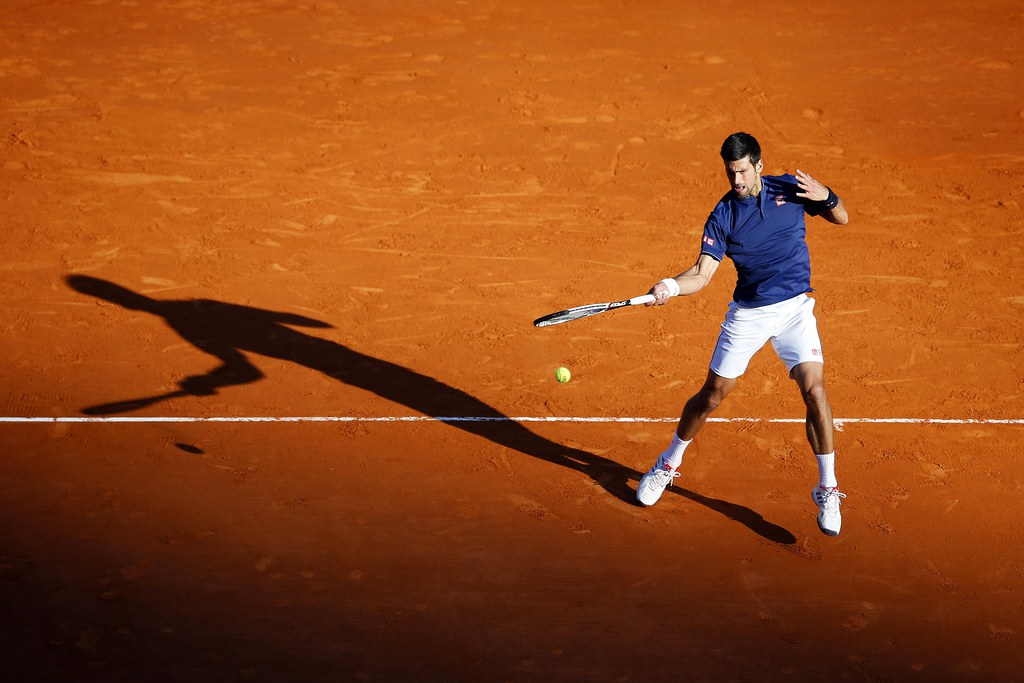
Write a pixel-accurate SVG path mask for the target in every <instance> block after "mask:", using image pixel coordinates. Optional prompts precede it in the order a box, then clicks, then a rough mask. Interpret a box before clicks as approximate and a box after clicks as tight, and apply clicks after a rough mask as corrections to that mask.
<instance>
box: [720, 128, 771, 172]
mask: <svg viewBox="0 0 1024 683" xmlns="http://www.w3.org/2000/svg"><path fill="white" fill-rule="evenodd" d="M721 154H722V161H724V162H725V163H729V162H730V161H739V160H740V159H742V158H743V157H747V156H749V157H750V163H751V165H752V166H757V162H759V161H761V145H759V144H757V140H756V139H755V138H754V136H753V135H751V134H750V133H733V134H732V135H730V136H729V137H727V138H726V139H725V142H723V143H722V151H721Z"/></svg>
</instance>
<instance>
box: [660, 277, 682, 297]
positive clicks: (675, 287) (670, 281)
mask: <svg viewBox="0 0 1024 683" xmlns="http://www.w3.org/2000/svg"><path fill="white" fill-rule="evenodd" d="M661 282H662V284H663V285H665V286H666V287H668V295H669V296H679V283H678V282H676V279H675V278H674V277H667V278H665V279H664V280H662V281H661Z"/></svg>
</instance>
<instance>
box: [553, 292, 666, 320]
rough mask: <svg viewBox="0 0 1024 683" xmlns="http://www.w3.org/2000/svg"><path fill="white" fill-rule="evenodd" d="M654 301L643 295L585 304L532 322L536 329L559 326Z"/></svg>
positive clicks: (650, 297) (647, 295)
mask: <svg viewBox="0 0 1024 683" xmlns="http://www.w3.org/2000/svg"><path fill="white" fill-rule="evenodd" d="M651 301H654V295H653V294H644V295H643V296H635V297H633V298H632V299H625V300H623V301H612V302H611V303H607V304H587V305H586V306H577V307H576V308H567V309H565V310H564V311H556V312H555V313H549V314H547V315H545V316H543V317H540V318H537V319H536V320H534V321H533V324H534V326H536V327H547V326H548V325H561V324H562V323H567V322H569V321H570V320H579V319H580V318H589V317H590V316H592V315H597V314H598V313H604V312H605V311H611V310H614V309H616V308H624V307H625V306H637V305H640V304H646V303H649V302H651Z"/></svg>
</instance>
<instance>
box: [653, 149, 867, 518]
mask: <svg viewBox="0 0 1024 683" xmlns="http://www.w3.org/2000/svg"><path fill="white" fill-rule="evenodd" d="M721 155H722V161H723V162H725V173H726V176H727V177H728V178H729V185H730V186H731V187H732V189H731V190H730V191H729V192H728V193H727V194H726V195H725V196H724V197H722V199H721V200H720V201H719V202H718V204H717V205H716V206H715V208H714V210H713V211H712V212H711V215H710V216H709V217H708V219H707V222H706V223H705V224H704V235H703V237H702V240H701V248H700V255H699V256H698V257H697V262H696V263H695V264H694V265H693V267H692V268H690V269H689V270H686V271H684V272H682V273H680V274H678V275H676V276H675V277H672V278H665V279H664V280H662V281H661V282H658V283H657V284H655V285H654V287H652V288H651V290H650V294H653V295H654V297H655V300H654V301H653V302H652V303H649V304H647V305H648V306H661V305H664V304H665V303H666V302H667V301H668V300H669V299H670V298H671V297H673V296H678V295H688V294H695V293H696V292H699V291H700V290H702V289H704V288H705V287H706V286H707V285H708V283H709V282H710V281H711V278H712V277H713V276H714V274H715V271H716V270H718V266H719V264H720V263H721V261H722V258H723V257H725V256H728V257H729V258H731V259H732V261H733V263H734V264H735V266H736V275H737V279H736V289H735V291H734V292H733V301H732V302H731V303H730V304H729V310H728V312H727V313H726V315H725V322H724V323H723V324H722V331H721V333H720V334H719V337H718V343H717V344H715V350H714V353H713V355H712V357H711V366H710V370H709V371H708V375H707V379H706V380H705V381H704V386H702V387H701V388H700V391H698V392H697V393H696V394H694V395H693V396H692V397H691V398H690V400H689V401H687V402H686V406H685V407H684V408H683V414H682V417H681V418H680V419H679V425H678V426H677V427H676V433H675V436H674V437H673V439H672V443H671V444H670V445H669V447H668V448H667V449H666V450H665V451H664V452H663V453H662V454H661V455H660V456H658V460H657V462H656V463H655V464H654V466H653V467H652V468H651V470H650V471H649V472H648V473H647V474H645V475H644V476H643V478H642V479H641V480H640V487H639V489H638V490H637V499H638V500H639V501H640V503H642V504H643V505H654V504H655V503H656V502H657V501H658V499H659V498H660V497H661V494H662V493H663V492H664V491H665V487H666V486H668V485H669V484H671V483H672V480H673V479H674V478H675V477H678V476H679V472H678V470H679V466H680V465H681V464H682V462H683V453H684V451H685V450H686V447H687V446H689V445H690V442H691V441H692V440H693V438H694V437H695V436H696V435H697V432H699V431H700V429H701V427H703V426H704V423H705V421H707V418H708V416H709V415H710V414H711V412H712V411H713V410H714V409H715V408H717V407H718V405H719V404H720V403H721V402H722V399H724V398H725V397H726V396H727V395H728V394H729V392H730V391H732V389H733V387H735V386H736V382H737V380H738V378H739V377H740V376H741V375H742V374H743V373H744V372H745V371H746V369H747V364H748V363H749V362H750V359H751V358H752V357H753V355H754V354H755V353H757V351H758V350H759V349H760V348H761V347H763V346H764V345H765V343H767V342H768V341H771V343H772V346H773V347H774V349H775V353H777V354H778V356H779V358H780V359H781V360H782V362H783V363H785V364H786V369H787V370H788V371H789V376H790V377H791V378H792V379H793V380H795V381H796V384H797V386H798V387H799V388H800V394H801V395H802V396H803V400H804V404H805V405H806V406H807V440H808V441H809V442H810V445H811V450H812V451H813V452H814V457H815V458H817V460H818V472H819V481H818V485H817V486H815V487H814V489H813V490H812V491H811V498H812V499H813V500H814V503H815V504H816V505H817V506H818V528H819V529H821V531H822V532H823V533H825V534H827V535H828V536H837V535H838V534H839V529H840V527H841V525H842V515H841V514H840V511H839V505H840V499H842V498H845V497H846V496H845V494H843V493H840V492H839V484H838V482H837V481H836V472H835V460H836V455H835V445H834V443H835V439H834V434H833V424H832V408H831V406H830V405H829V401H828V396H827V395H826V394H825V383H824V379H823V368H824V361H825V358H824V355H823V354H822V349H821V341H820V340H819V337H818V327H817V322H816V320H815V318H814V299H811V298H809V297H808V296H807V293H808V292H811V291H813V290H812V289H811V262H810V254H809V252H808V249H807V242H806V240H805V234H806V226H805V224H804V214H809V215H811V216H821V217H822V218H824V219H825V220H827V221H829V222H830V223H835V224H837V225H843V224H845V223H846V222H847V220H848V219H849V217H848V214H847V212H846V206H845V205H844V204H843V200H842V199H840V198H839V197H838V196H836V193H835V192H833V191H832V190H831V189H830V188H828V187H826V186H825V185H823V184H822V183H820V182H818V181H817V180H815V179H814V178H812V177H811V176H809V175H808V174H806V173H804V172H803V171H800V170H799V169H798V170H797V171H796V175H788V174H787V175H781V176H767V175H766V176H762V175H761V171H762V169H763V168H764V163H763V162H762V160H761V147H760V145H759V144H758V142H757V140H755V139H754V137H753V136H752V135H749V134H747V133H734V134H733V135H730V136H729V137H728V138H726V140H725V142H724V143H723V144H722V149H721Z"/></svg>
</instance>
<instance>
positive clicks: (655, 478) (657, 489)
mask: <svg viewBox="0 0 1024 683" xmlns="http://www.w3.org/2000/svg"><path fill="white" fill-rule="evenodd" d="M678 476H679V472H677V471H676V470H672V469H667V468H666V467H665V466H664V463H663V462H662V460H661V458H658V462H656V463H654V467H652V468H651V471H650V472H648V473H647V474H645V475H644V476H643V478H642V479H640V486H639V487H637V490H636V499H637V500H638V501H640V504H641V505H646V506H647V507H650V506H652V505H654V504H655V503H657V502H658V499H659V498H661V494H663V493H664V492H665V488H666V487H668V486H671V485H672V480H673V479H675V478H676V477H678Z"/></svg>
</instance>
